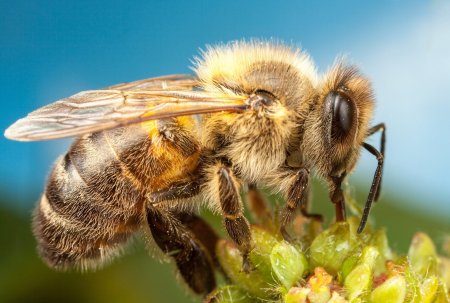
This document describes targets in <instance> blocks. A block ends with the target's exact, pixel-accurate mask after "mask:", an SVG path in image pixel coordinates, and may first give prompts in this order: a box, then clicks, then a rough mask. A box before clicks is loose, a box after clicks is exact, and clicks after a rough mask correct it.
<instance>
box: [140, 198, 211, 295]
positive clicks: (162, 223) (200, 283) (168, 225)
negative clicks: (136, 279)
mask: <svg viewBox="0 0 450 303" xmlns="http://www.w3.org/2000/svg"><path fill="white" fill-rule="evenodd" d="M147 222H148V226H149V228H150V231H151V233H152V236H153V239H154V240H155V242H156V244H157V245H158V246H159V248H160V249H161V250H162V251H163V252H164V253H166V254H168V255H170V256H171V257H172V258H173V259H174V260H175V262H176V264H177V267H178V270H179V272H180V274H181V276H182V277H183V279H184V280H185V282H186V283H187V284H188V285H189V287H190V288H191V289H192V290H193V291H194V292H195V293H197V294H207V293H209V292H211V291H212V290H213V289H214V288H215V286H216V282H215V277H214V271H213V266H212V260H211V257H210V256H209V254H208V253H207V251H206V249H205V248H204V247H203V245H202V244H201V242H200V241H199V240H198V239H197V238H196V237H195V236H194V234H193V233H191V232H190V231H189V230H188V229H187V228H186V227H185V226H183V224H182V223H181V222H180V221H179V220H178V219H177V218H176V215H175V213H173V212H172V211H170V210H167V209H164V208H162V207H161V208H160V207H157V206H155V205H152V204H149V205H148V206H147Z"/></svg>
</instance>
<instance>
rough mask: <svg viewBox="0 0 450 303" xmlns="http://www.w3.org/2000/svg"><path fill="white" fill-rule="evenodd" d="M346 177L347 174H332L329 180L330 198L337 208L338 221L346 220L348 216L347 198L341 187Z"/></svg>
mask: <svg viewBox="0 0 450 303" xmlns="http://www.w3.org/2000/svg"><path fill="white" fill-rule="evenodd" d="M344 178H345V175H342V176H339V177H334V176H332V177H330V178H329V181H328V183H329V195H330V199H331V202H333V204H334V207H335V209H336V222H342V221H345V219H346V218H347V215H346V210H345V198H344V193H343V191H342V188H341V184H342V181H343V180H344Z"/></svg>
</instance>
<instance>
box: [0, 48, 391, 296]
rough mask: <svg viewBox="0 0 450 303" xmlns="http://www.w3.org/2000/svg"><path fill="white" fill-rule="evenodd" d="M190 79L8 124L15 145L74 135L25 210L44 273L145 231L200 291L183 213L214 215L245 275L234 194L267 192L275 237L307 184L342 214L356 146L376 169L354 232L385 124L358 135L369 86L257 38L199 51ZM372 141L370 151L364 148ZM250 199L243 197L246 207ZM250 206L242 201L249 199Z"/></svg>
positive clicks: (192, 226)
mask: <svg viewBox="0 0 450 303" xmlns="http://www.w3.org/2000/svg"><path fill="white" fill-rule="evenodd" d="M194 72H195V73H194V74H195V75H192V76H191V75H171V76H165V77H158V78H151V79H146V80H140V81H136V82H131V83H124V84H118V85H114V86H111V87H107V88H104V89H101V90H90V91H83V92H80V93H78V94H75V95H73V96H71V97H68V98H66V99H62V100H59V101H57V102H55V103H52V104H50V105H47V106H44V107H42V108H40V109H38V110H36V111H34V112H32V113H30V114H29V115H28V116H27V117H25V118H23V119H20V120H18V121H17V122H16V123H15V124H13V125H12V126H11V127H10V128H8V129H7V130H6V132H5V136H6V137H8V138H10V139H14V140H21V141H34V140H48V139H57V138H63V137H69V136H76V137H77V138H76V140H75V142H74V143H73V145H72V146H71V147H70V149H69V151H68V152H67V153H66V154H65V155H64V156H62V157H60V158H59V159H58V160H57V161H56V164H55V166H54V168H53V171H52V172H51V174H50V177H49V178H48V183H47V186H46V189H45V193H44V194H43V195H42V198H41V200H40V202H39V204H38V205H37V207H36V210H35V213H34V220H33V226H34V234H35V236H36V238H37V241H38V247H39V251H40V255H41V256H42V258H43V259H44V260H45V261H46V262H47V264H48V265H50V266H51V267H55V268H62V269H64V268H67V267H70V266H80V267H83V268H92V267H96V266H98V265H101V264H102V263H103V262H105V261H107V260H109V259H111V257H113V256H115V255H116V254H118V253H119V252H120V250H121V248H122V247H123V244H124V243H125V242H127V240H128V239H129V238H130V237H131V235H133V234H134V233H135V232H136V231H137V230H138V229H140V228H141V226H148V228H149V230H150V232H151V235H152V237H153V239H154V241H155V242H156V244H157V245H158V246H159V248H161V250H162V251H163V252H165V253H167V254H169V255H170V256H171V257H172V258H173V259H174V260H175V262H176V264H177V266H178V269H179V271H180V273H181V275H182V277H183V278H184V280H185V281H186V282H187V284H188V285H189V286H190V288H191V289H193V290H194V291H195V292H196V293H207V292H209V291H210V290H212V288H214V285H215V284H214V283H215V282H214V274H213V266H214V257H213V255H214V243H215V241H217V236H216V235H215V233H214V231H213V230H212V229H211V228H209V227H208V225H207V224H206V223H205V222H204V221H203V220H202V219H201V218H200V217H197V216H196V215H195V214H194V213H195V210H196V209H197V208H198V207H199V206H201V205H206V206H207V207H209V208H211V209H212V210H214V211H217V212H219V213H220V214H221V215H222V216H223V223H224V226H225V229H226V231H227V232H228V234H229V236H230V238H231V239H232V240H233V241H234V242H235V243H236V245H237V246H238V247H239V249H240V251H241V253H242V256H243V269H244V270H246V271H247V270H249V266H250V264H249V259H248V256H249V252H250V250H251V246H252V244H251V243H252V241H251V234H250V229H249V223H248V221H247V219H246V218H245V217H244V215H243V203H242V199H241V196H240V191H241V189H242V188H244V187H245V186H248V188H249V193H252V194H251V195H249V197H250V200H252V199H253V200H255V199H256V200H258V199H259V198H260V197H259V196H258V192H257V188H258V187H267V188H270V189H271V190H273V191H276V192H280V193H281V194H282V195H284V197H285V199H286V204H285V206H284V208H283V209H282V210H281V213H280V216H281V219H280V232H281V233H282V235H283V236H284V237H285V238H286V239H289V233H288V232H287V229H286V228H287V227H288V226H289V224H290V222H291V221H292V218H293V215H294V213H295V212H296V210H297V209H300V211H301V213H302V214H303V215H305V216H309V217H311V216H315V215H314V214H310V213H309V212H308V209H307V199H306V197H307V194H308V190H309V180H310V178H311V174H312V173H313V172H314V173H315V174H316V175H317V176H318V177H319V178H321V179H323V180H325V181H326V182H327V185H328V189H329V196H330V199H331V201H332V202H333V203H334V205H335V208H336V220H337V221H343V220H345V218H346V213H345V201H344V195H343V193H342V189H341V185H342V182H343V180H344V179H345V178H346V177H347V176H348V175H349V173H350V172H351V171H352V170H353V168H354V167H355V165H356V162H357V160H358V157H359V155H360V151H361V147H363V148H365V149H366V150H368V151H369V152H370V153H372V154H373V155H374V156H375V157H376V158H377V160H378V165H377V168H376V171H375V175H374V179H373V182H372V186H371V189H370V193H369V195H368V198H367V201H366V205H365V208H364V212H363V217H362V219H361V223H360V226H359V229H358V231H359V232H361V231H362V230H363V229H364V226H365V224H366V221H367V217H368V214H369V211H370V207H371V205H372V202H373V201H375V200H376V199H377V198H378V194H379V192H380V184H381V176H382V169H383V159H384V145H385V125H384V124H383V123H381V124H378V125H376V126H374V127H369V123H370V120H371V118H372V115H373V110H374V97H373V92H372V88H371V85H370V82H369V80H368V79H367V78H366V77H364V76H363V75H362V74H361V73H360V72H359V70H358V69H357V68H356V67H355V66H352V65H347V64H345V63H344V62H342V61H339V60H338V61H337V62H336V63H335V64H334V65H333V66H332V67H331V68H330V70H329V71H328V72H326V73H325V74H324V75H322V76H319V74H318V73H317V71H316V68H315V67H314V64H313V63H312V60H311V59H310V57H309V55H308V54H307V53H306V52H304V51H302V50H300V49H297V48H295V47H290V46H287V45H284V44H282V43H277V42H266V41H250V42H245V41H238V42H232V43H228V44H224V45H219V46H215V47H208V48H207V49H206V50H205V51H204V52H202V54H201V56H200V57H199V58H196V59H195V67H194ZM378 131H381V148H380V151H378V150H377V149H376V148H375V147H373V146H372V145H370V144H368V143H366V142H365V140H366V138H367V137H368V136H371V135H372V134H374V133H376V132H378ZM252 197H253V198H252ZM251 202H252V201H250V203H251Z"/></svg>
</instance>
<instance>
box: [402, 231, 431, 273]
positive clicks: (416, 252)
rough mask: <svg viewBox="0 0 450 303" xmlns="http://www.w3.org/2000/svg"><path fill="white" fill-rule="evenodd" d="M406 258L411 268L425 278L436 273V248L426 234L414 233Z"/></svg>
mask: <svg viewBox="0 0 450 303" xmlns="http://www.w3.org/2000/svg"><path fill="white" fill-rule="evenodd" d="M408 258H409V262H410V264H411V270H412V271H413V272H414V273H415V274H418V275H420V277H423V278H425V277H427V276H430V275H435V274H437V263H438V259H437V254H436V248H435V246H434V244H433V241H431V239H430V238H429V237H428V236H427V235H426V234H424V233H417V234H415V235H414V237H413V239H412V243H411V246H410V247H409V251H408Z"/></svg>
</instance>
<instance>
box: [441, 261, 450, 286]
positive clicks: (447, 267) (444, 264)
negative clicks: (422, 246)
mask: <svg viewBox="0 0 450 303" xmlns="http://www.w3.org/2000/svg"><path fill="white" fill-rule="evenodd" d="M439 276H440V277H441V278H442V281H443V283H444V284H445V285H446V286H447V288H450V259H449V258H446V257H440V258H439Z"/></svg>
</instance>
